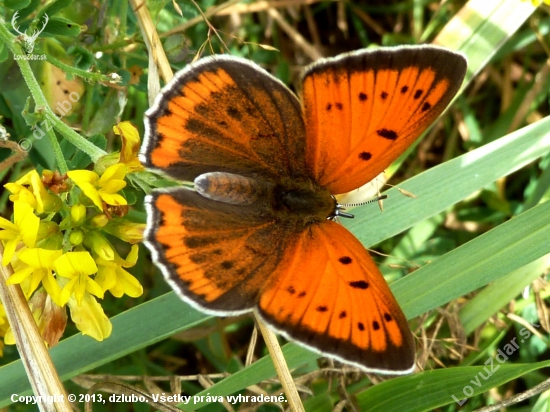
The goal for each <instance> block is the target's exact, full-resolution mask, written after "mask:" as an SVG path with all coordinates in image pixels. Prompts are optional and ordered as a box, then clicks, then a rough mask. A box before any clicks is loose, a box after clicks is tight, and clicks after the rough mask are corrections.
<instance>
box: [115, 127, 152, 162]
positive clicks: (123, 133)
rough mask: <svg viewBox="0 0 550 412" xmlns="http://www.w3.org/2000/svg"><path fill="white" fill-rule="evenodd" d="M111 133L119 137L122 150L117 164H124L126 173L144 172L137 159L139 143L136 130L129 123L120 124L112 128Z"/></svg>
mask: <svg viewBox="0 0 550 412" xmlns="http://www.w3.org/2000/svg"><path fill="white" fill-rule="evenodd" d="M113 132H115V134H116V135H119V136H120V139H121V140H122V150H121V151H120V160H119V163H124V164H125V165H126V166H127V167H128V173H134V172H141V171H143V170H145V168H144V167H143V165H142V164H141V162H140V161H139V159H138V153H139V147H140V146H141V142H140V139H139V133H138V130H137V129H136V128H135V126H134V125H133V124H132V123H130V122H120V123H119V124H117V125H115V126H113Z"/></svg>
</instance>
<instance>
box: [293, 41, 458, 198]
mask: <svg viewBox="0 0 550 412" xmlns="http://www.w3.org/2000/svg"><path fill="white" fill-rule="evenodd" d="M465 72H466V60H465V59H464V57H463V56H462V55H461V54H458V53H455V52H452V51H449V50H446V49H442V48H437V47H433V46H430V47H422V46H415V47H400V48H391V49H388V48H380V49H376V50H361V51H358V52H354V53H349V54H345V55H342V56H339V57H337V58H333V59H325V60H321V61H320V62H318V63H315V64H313V65H311V66H309V67H308V68H307V69H306V70H305V72H304V76H303V90H302V95H303V101H304V116H305V123H306V130H307V149H306V160H307V164H308V166H309V167H310V170H312V174H313V178H314V179H315V180H316V181H318V182H319V183H320V184H321V185H322V186H325V187H327V188H328V189H329V190H330V191H331V193H332V194H340V193H346V192H349V191H351V190H353V189H356V188H358V187H360V186H362V185H363V184H365V183H367V182H369V181H371V180H372V179H373V178H374V177H375V176H376V175H378V174H379V173H380V172H382V171H383V170H384V169H385V168H386V167H388V166H389V165H390V164H391V163H392V162H393V161H394V160H396V159H397V158H398V157H399V156H400V155H401V154H402V153H403V152H404V151H405V149H406V148H407V147H408V146H410V145H411V144H412V142H413V141H414V140H416V138H418V137H419V136H420V134H421V133H422V132H423V131H424V130H426V128H427V127H428V126H429V125H430V124H431V123H432V122H433V121H434V120H435V119H436V118H437V117H438V116H439V115H440V114H441V113H442V112H443V110H444V109H445V108H446V107H447V105H448V104H449V102H450V101H451V99H452V98H453V97H454V95H455V94H456V92H457V91H458V89H459V87H460V85H461V84H462V80H463V78H464V75H465ZM336 136H338V138H336Z"/></svg>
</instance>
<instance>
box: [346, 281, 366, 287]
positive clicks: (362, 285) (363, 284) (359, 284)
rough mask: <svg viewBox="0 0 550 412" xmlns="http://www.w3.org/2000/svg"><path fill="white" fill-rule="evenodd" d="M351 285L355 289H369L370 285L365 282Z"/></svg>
mask: <svg viewBox="0 0 550 412" xmlns="http://www.w3.org/2000/svg"><path fill="white" fill-rule="evenodd" d="M349 285H350V286H351V287H352V288H355V289H367V288H368V287H369V283H368V282H365V281H364V280H356V281H353V282H349Z"/></svg>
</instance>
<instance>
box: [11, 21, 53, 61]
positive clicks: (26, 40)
mask: <svg viewBox="0 0 550 412" xmlns="http://www.w3.org/2000/svg"><path fill="white" fill-rule="evenodd" d="M18 13H19V11H16V12H15V13H14V15H13V17H12V19H11V25H12V27H13V29H14V30H15V31H16V32H17V33H19V34H20V35H21V39H22V40H23V46H24V47H25V51H26V52H27V54H31V53H32V51H33V49H34V42H35V41H36V39H37V37H38V35H39V34H40V33H42V31H44V29H45V28H46V24H48V20H49V18H48V15H47V14H46V13H44V24H43V25H42V28H41V29H39V30H35V31H33V32H32V34H31V35H30V36H29V35H28V34H27V31H26V30H25V32H24V33H21V32H20V31H19V27H17V26H16V25H15V24H16V21H17V14H18Z"/></svg>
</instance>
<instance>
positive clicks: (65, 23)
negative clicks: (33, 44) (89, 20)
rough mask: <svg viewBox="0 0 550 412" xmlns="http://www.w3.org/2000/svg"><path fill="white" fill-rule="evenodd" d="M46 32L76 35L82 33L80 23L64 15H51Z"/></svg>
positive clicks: (59, 34)
mask: <svg viewBox="0 0 550 412" xmlns="http://www.w3.org/2000/svg"><path fill="white" fill-rule="evenodd" d="M44 33H46V34H51V35H53V36H69V37H76V36H78V35H79V34H80V25H79V24H76V23H75V22H74V21H71V20H68V19H65V18H63V17H51V18H50V20H49V21H48V24H47V25H46V28H45V29H44Z"/></svg>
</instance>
